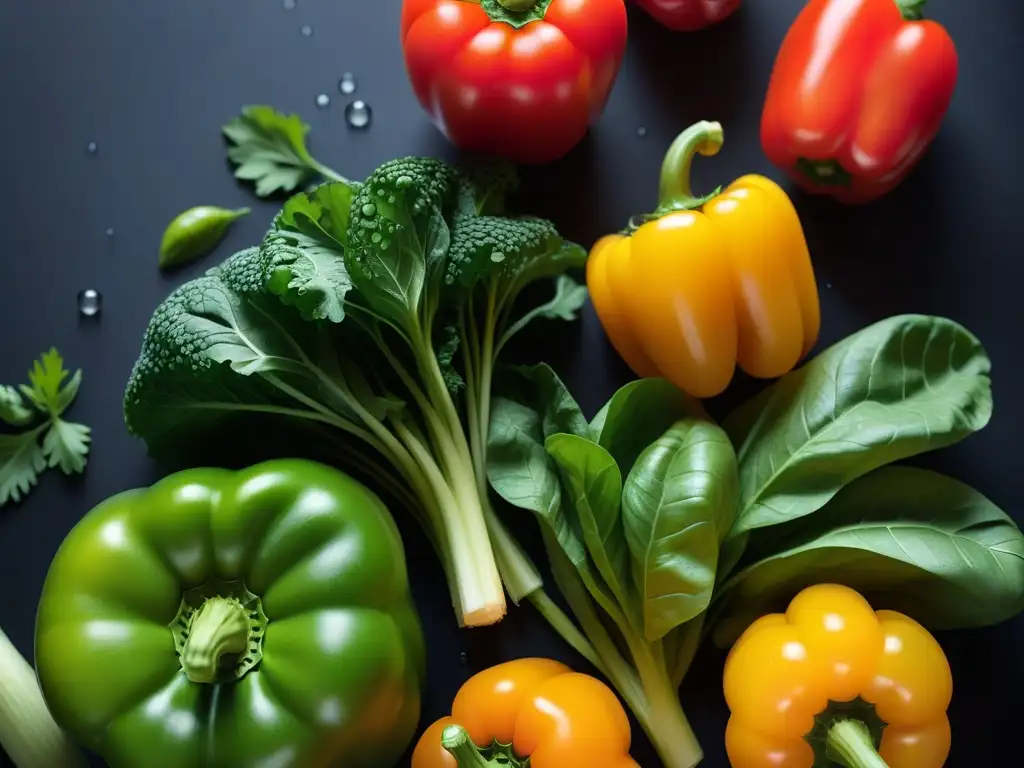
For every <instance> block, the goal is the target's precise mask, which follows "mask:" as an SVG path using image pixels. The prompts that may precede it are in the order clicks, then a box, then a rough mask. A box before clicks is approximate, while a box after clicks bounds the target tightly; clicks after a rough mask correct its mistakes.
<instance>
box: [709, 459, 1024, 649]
mask: <svg viewBox="0 0 1024 768" xmlns="http://www.w3.org/2000/svg"><path fill="white" fill-rule="evenodd" d="M783 531H784V533H785V536H784V537H783V538H782V540H781V541H780V543H779V547H778V549H777V551H776V552H775V553H774V554H772V555H771V556H769V557H767V558H765V559H763V560H761V561H760V562H758V563H755V564H754V565H751V566H750V567H748V568H745V569H744V570H742V571H740V572H739V573H737V574H736V576H735V577H733V578H732V579H730V580H729V582H728V583H726V584H725V586H724V587H723V589H722V591H721V592H722V596H723V598H724V599H725V600H726V601H727V603H726V606H727V607H726V612H727V616H728V618H727V619H726V620H724V621H720V622H719V624H718V626H717V628H716V630H715V637H716V642H719V641H720V642H723V643H728V642H731V641H732V640H734V639H735V637H737V636H738V635H739V633H740V632H742V630H743V629H744V628H745V627H746V625H747V624H748V623H749V622H750V621H751V620H752V619H754V618H756V617H757V616H760V615H762V614H764V613H767V612H769V611H772V610H776V609H780V608H784V607H785V605H786V603H787V602H788V601H789V600H790V599H791V598H792V597H793V596H794V595H795V594H796V593H797V592H799V591H800V590H801V589H803V588H804V587H806V586H809V585H811V584H815V583H822V582H836V583H840V584H846V585H847V586H850V587H852V588H854V589H857V590H858V591H860V592H861V593H863V594H864V595H865V596H866V597H868V599H869V600H871V602H872V605H874V606H875V607H876V608H891V609H894V610H898V611H902V612H904V613H906V614H907V615H909V616H911V617H913V618H915V619H917V620H918V621H921V622H922V623H924V624H926V625H928V627H929V628H931V629H953V628H959V627H978V626H985V625H989V624H995V623H998V622H1001V621H1005V620H1006V619H1008V618H1010V617H1012V616H1014V615H1016V614H1017V613H1019V612H1020V611H1021V610H1022V609H1024V536H1022V535H1021V532H1020V530H1019V529H1018V527H1017V526H1016V524H1015V523H1014V522H1013V520H1011V519H1010V518H1009V517H1008V516H1007V515H1006V514H1005V513H1004V512H1003V511H1002V510H1000V509H999V508H998V507H996V506H995V505H994V504H993V503H992V502H991V501H989V500H988V499H987V498H985V497H984V496H982V495H981V494H980V493H978V492H977V491H975V490H974V489H973V488H970V487H969V486H967V485H964V484H963V483H960V482H958V481H956V480H953V479H951V478H949V477H946V476H944V475H940V474H938V473H935V472H930V471H927V470H923V469H916V468H913V467H885V468H883V469H879V470H877V471H875V472H872V473H871V474H869V475H867V476H866V477H863V478H861V479H859V480H857V481H856V482H854V483H852V484H850V485H849V486H847V487H846V488H844V489H843V490H842V491H840V492H839V494H838V495H837V496H836V497H835V498H834V499H833V500H832V501H831V502H829V503H828V505H827V506H826V507H825V508H824V509H823V510H822V513H821V514H820V515H815V516H814V517H811V518H803V519H801V520H797V521H794V522H792V523H790V524H789V525H788V526H783ZM717 599H718V597H717V596H716V600H717Z"/></svg>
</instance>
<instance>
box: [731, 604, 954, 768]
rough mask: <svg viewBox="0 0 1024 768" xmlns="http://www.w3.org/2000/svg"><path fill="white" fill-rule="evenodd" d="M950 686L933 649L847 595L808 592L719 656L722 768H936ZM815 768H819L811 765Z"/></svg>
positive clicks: (897, 618)
mask: <svg viewBox="0 0 1024 768" xmlns="http://www.w3.org/2000/svg"><path fill="white" fill-rule="evenodd" d="M952 694H953V678H952V674H951V673H950V669H949V662H948V661H947V660H946V656H945V654H944V653H943V652H942V648H941V647H939V644H938V642H936V640H935V638H933V637H932V636H931V635H930V634H929V633H928V631H927V630H925V629H924V627H922V626H921V625H920V624H918V623H917V622H915V621H914V620H913V619H910V618H908V617H906V616H904V615H903V614H900V613H896V612H894V611H877V612H876V611H872V610H871V606H870V605H868V603H867V601H866V600H865V599H864V598H863V597H861V596H860V595H859V594H857V593H856V592H854V591H853V590H852V589H849V588H847V587H842V586H837V585H834V584H820V585H817V586H813V587H808V588H807V589H805V590H804V591H803V592H801V593H800V594H799V595H797V596H796V597H795V598H794V599H793V601H792V602H791V603H790V604H789V608H788V610H787V611H786V613H785V614H779V613H775V614H771V615H768V616H763V617H762V618H760V619H758V620H757V621H755V622H754V623H753V624H751V625H750V627H748V628H747V631H746V632H744V633H743V635H742V636H741V637H740V639H739V640H737V641H736V645H735V646H733V649H732V651H730V653H729V658H728V660H727V661H726V664H725V699H726V703H727V704H728V705H729V709H730V710H731V712H732V715H731V717H730V718H729V725H728V727H727V728H726V733H725V744H726V749H727V751H728V753H729V760H730V762H731V763H732V765H733V767H734V768H811V766H812V765H819V764H821V765H824V764H827V763H826V758H827V759H828V760H832V761H833V762H835V763H838V764H839V765H844V766H847V768H886V766H888V768H941V766H942V765H943V764H944V763H945V762H946V758H947V757H948V756H949V747H950V729H949V719H948V717H947V716H946V709H947V708H948V706H949V702H950V698H951V697H952ZM816 760H820V761H821V762H820V763H818V762H815V761H816Z"/></svg>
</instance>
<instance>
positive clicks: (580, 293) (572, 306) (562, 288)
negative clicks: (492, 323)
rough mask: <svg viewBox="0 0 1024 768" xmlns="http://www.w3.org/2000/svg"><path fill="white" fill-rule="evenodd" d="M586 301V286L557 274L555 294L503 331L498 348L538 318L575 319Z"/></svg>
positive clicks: (566, 276)
mask: <svg viewBox="0 0 1024 768" xmlns="http://www.w3.org/2000/svg"><path fill="white" fill-rule="evenodd" d="M586 303H587V287H586V286H585V285H580V284H579V283H577V282H576V281H575V280H573V279H572V278H571V277H569V276H568V275H559V276H558V279H557V280H556V281H555V295H554V297H553V298H552V299H551V300H550V301H548V302H547V303H545V304H541V305H540V306H539V307H535V308H534V309H531V310H530V311H529V312H527V313H526V314H525V315H523V316H522V317H521V318H519V320H517V321H516V322H515V323H514V324H513V325H512V326H510V327H509V329H508V330H507V331H505V333H504V335H503V336H502V338H501V342H500V343H499V345H498V347H499V349H500V348H501V347H502V346H504V345H505V344H506V343H507V342H508V340H509V339H511V338H512V337H513V336H515V335H516V334H517V333H519V332H520V331H521V330H523V328H525V327H526V326H527V325H529V324H530V323H532V322H533V321H534V320H537V319H539V318H546V319H549V320H558V319H561V320H566V321H570V320H575V319H576V313H577V312H578V311H579V309H580V308H581V307H582V306H583V305H584V304H586Z"/></svg>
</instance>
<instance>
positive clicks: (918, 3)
mask: <svg viewBox="0 0 1024 768" xmlns="http://www.w3.org/2000/svg"><path fill="white" fill-rule="evenodd" d="M895 3H896V7H897V8H899V9H900V13H902V14H903V18H904V19H906V20H907V21H919V20H920V19H923V18H924V7H925V5H927V4H928V0H895Z"/></svg>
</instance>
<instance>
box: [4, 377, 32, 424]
mask: <svg viewBox="0 0 1024 768" xmlns="http://www.w3.org/2000/svg"><path fill="white" fill-rule="evenodd" d="M34 417H35V413H34V412H33V411H32V409H31V408H29V407H28V406H26V405H25V403H24V401H23V400H22V399H21V395H19V394H18V390H16V389H15V388H14V387H7V386H4V385H2V384H0V421H3V422H5V423H7V424H9V425H11V426H12V427H23V426H25V425H26V424H28V423H29V422H30V421H32V419H33V418H34Z"/></svg>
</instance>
